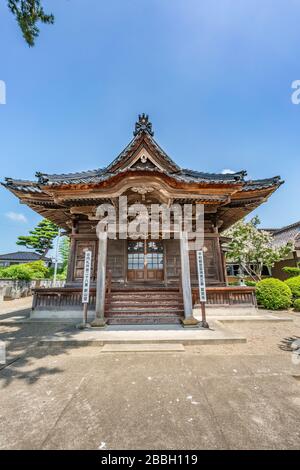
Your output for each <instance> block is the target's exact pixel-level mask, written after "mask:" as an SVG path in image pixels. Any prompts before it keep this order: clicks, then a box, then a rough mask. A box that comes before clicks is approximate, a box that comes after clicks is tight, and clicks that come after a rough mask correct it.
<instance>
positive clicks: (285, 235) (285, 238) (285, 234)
mask: <svg viewBox="0 0 300 470" xmlns="http://www.w3.org/2000/svg"><path fill="white" fill-rule="evenodd" d="M266 230H267V231H269V232H270V233H272V236H273V244H274V246H276V247H279V246H283V245H286V244H287V243H288V242H291V243H293V247H294V249H293V251H292V253H291V254H290V255H289V256H288V257H287V258H286V259H285V260H283V261H279V262H278V263H276V264H275V266H274V268H272V276H273V277H276V278H278V279H282V280H284V279H287V277H288V276H287V274H285V273H284V272H283V271H282V268H284V267H285V266H288V267H295V268H298V267H300V221H299V222H296V223H294V224H291V225H287V226H285V227H282V228H279V229H266Z"/></svg>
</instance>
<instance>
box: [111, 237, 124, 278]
mask: <svg viewBox="0 0 300 470" xmlns="http://www.w3.org/2000/svg"><path fill="white" fill-rule="evenodd" d="M126 263H127V251H126V240H108V246H107V271H108V270H110V271H111V273H112V280H113V281H115V282H125V277H126Z"/></svg>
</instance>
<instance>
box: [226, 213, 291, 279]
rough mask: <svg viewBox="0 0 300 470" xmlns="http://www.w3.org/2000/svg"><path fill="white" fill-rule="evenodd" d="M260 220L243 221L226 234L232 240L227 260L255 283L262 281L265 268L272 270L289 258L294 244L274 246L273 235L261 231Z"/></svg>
mask: <svg viewBox="0 0 300 470" xmlns="http://www.w3.org/2000/svg"><path fill="white" fill-rule="evenodd" d="M259 224H260V220H259V218H258V217H257V216H256V217H254V218H253V219H251V220H250V221H249V222H245V220H241V221H239V222H237V223H236V224H235V225H233V226H232V227H231V228H230V229H228V230H226V231H225V232H224V235H225V236H226V237H228V238H230V242H228V244H227V250H228V251H227V254H226V259H227V261H229V262H234V263H238V264H239V265H240V268H241V272H242V271H244V272H246V273H247V275H248V276H250V277H251V278H252V279H253V280H254V281H260V280H261V277H262V269H263V266H267V267H268V268H272V267H273V266H274V264H275V263H276V262H277V261H281V260H283V259H285V258H286V257H287V255H289V254H290V253H291V251H292V248H293V246H292V244H291V243H287V244H286V245H284V246H281V247H274V246H273V245H272V235H271V234H270V233H269V232H266V231H265V230H259V229H258V225H259Z"/></svg>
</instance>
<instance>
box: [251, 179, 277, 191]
mask: <svg viewBox="0 0 300 470" xmlns="http://www.w3.org/2000/svg"><path fill="white" fill-rule="evenodd" d="M274 184H278V185H280V184H283V181H282V180H281V178H280V176H274V177H273V178H265V179H261V180H249V181H246V185H245V186H244V187H243V191H254V190H255V189H262V188H269V187H271V186H274Z"/></svg>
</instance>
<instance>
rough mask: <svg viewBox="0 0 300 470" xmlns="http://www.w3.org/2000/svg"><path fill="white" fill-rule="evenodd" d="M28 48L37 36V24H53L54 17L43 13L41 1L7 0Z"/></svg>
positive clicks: (32, 44)
mask: <svg viewBox="0 0 300 470" xmlns="http://www.w3.org/2000/svg"><path fill="white" fill-rule="evenodd" d="M7 2H8V8H9V9H10V11H11V12H12V14H13V15H14V16H15V18H16V20H17V22H18V25H19V27H20V29H21V31H22V34H23V37H24V39H25V41H26V42H27V44H28V46H30V47H32V46H34V44H35V40H36V38H37V37H38V35H39V32H40V30H39V27H38V23H39V22H40V23H44V24H53V23H54V16H53V15H52V14H46V13H45V12H44V9H43V6H42V4H41V0H7Z"/></svg>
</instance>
